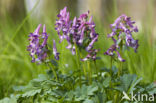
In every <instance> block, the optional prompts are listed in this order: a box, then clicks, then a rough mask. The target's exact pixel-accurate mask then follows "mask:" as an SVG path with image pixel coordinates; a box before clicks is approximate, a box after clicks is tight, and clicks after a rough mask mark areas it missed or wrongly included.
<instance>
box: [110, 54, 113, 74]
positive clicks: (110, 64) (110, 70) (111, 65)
mask: <svg viewBox="0 0 156 103" xmlns="http://www.w3.org/2000/svg"><path fill="white" fill-rule="evenodd" d="M110 61H111V62H110V63H111V64H110V73H111V76H112V75H113V71H112V65H113V57H112V56H111V60H110Z"/></svg>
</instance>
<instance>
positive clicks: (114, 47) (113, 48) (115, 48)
mask: <svg viewBox="0 0 156 103" xmlns="http://www.w3.org/2000/svg"><path fill="white" fill-rule="evenodd" d="M112 40H113V41H114V44H113V45H112V46H111V47H110V48H109V49H108V50H107V51H106V52H105V53H104V55H109V56H114V55H115V53H114V52H116V53H117V57H118V60H119V61H121V62H124V61H125V60H124V59H122V57H121V55H120V53H119V52H118V49H119V46H118V45H117V41H116V40H115V39H114V38H113V37H112Z"/></svg>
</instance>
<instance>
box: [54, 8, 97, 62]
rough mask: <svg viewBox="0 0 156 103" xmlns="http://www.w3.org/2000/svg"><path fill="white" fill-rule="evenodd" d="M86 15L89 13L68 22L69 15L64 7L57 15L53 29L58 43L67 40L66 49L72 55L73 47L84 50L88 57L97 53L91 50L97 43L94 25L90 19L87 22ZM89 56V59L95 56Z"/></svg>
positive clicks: (73, 52)
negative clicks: (58, 39) (57, 37)
mask: <svg viewBox="0 0 156 103" xmlns="http://www.w3.org/2000/svg"><path fill="white" fill-rule="evenodd" d="M88 14H89V11H88V12H87V13H84V14H81V15H80V17H79V18H76V17H75V18H74V19H73V21H72V20H70V14H69V12H67V8H66V7H65V8H64V9H63V10H61V11H60V13H59V14H58V20H56V24H55V26H56V28H55V29H56V31H57V33H58V35H59V38H60V42H61V41H62V40H63V39H65V40H67V42H68V46H67V47H66V48H67V49H70V50H71V51H72V54H73V55H74V54H75V48H76V47H75V46H77V47H79V48H84V49H85V50H86V51H87V52H88V53H89V54H88V55H90V53H91V51H92V52H94V53H92V54H96V51H98V50H94V49H93V44H94V43H95V42H96V41H97V39H98V34H97V33H96V32H95V23H94V22H93V21H92V17H90V18H89V20H88ZM90 56H91V57H90V59H91V58H94V57H93V56H95V55H90ZM86 58H88V57H86ZM82 60H86V59H82ZM87 60H88V59H87ZM92 60H95V59H92Z"/></svg>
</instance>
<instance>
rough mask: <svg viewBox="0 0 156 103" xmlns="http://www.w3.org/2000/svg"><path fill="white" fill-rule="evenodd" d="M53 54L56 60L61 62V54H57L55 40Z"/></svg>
mask: <svg viewBox="0 0 156 103" xmlns="http://www.w3.org/2000/svg"><path fill="white" fill-rule="evenodd" d="M53 54H54V56H55V59H56V60H59V54H60V53H58V52H57V49H56V42H55V40H53Z"/></svg>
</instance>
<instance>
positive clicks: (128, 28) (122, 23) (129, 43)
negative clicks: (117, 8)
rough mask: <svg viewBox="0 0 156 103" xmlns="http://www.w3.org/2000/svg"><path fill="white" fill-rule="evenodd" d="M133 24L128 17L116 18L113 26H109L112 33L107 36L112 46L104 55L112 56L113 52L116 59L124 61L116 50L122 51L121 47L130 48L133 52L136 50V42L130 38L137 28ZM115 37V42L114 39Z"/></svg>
mask: <svg viewBox="0 0 156 103" xmlns="http://www.w3.org/2000/svg"><path fill="white" fill-rule="evenodd" d="M134 24H135V22H134V21H131V18H130V17H127V16H126V15H124V14H123V15H121V16H120V17H118V18H117V19H116V20H115V22H114V23H113V24H111V25H110V27H111V29H112V32H111V33H110V34H108V38H110V37H111V38H112V40H113V41H114V44H113V45H112V46H111V47H110V48H109V49H108V50H107V52H105V53H104V54H105V55H110V56H112V55H113V51H115V52H117V55H118V59H119V60H120V61H125V60H124V59H122V58H121V56H120V54H119V52H118V51H117V49H122V46H123V45H125V46H126V47H132V48H133V49H134V51H135V52H137V48H138V46H139V45H138V40H134V39H133V37H132V33H133V32H138V28H137V26H134ZM115 36H116V37H117V40H116V39H115Z"/></svg>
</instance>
